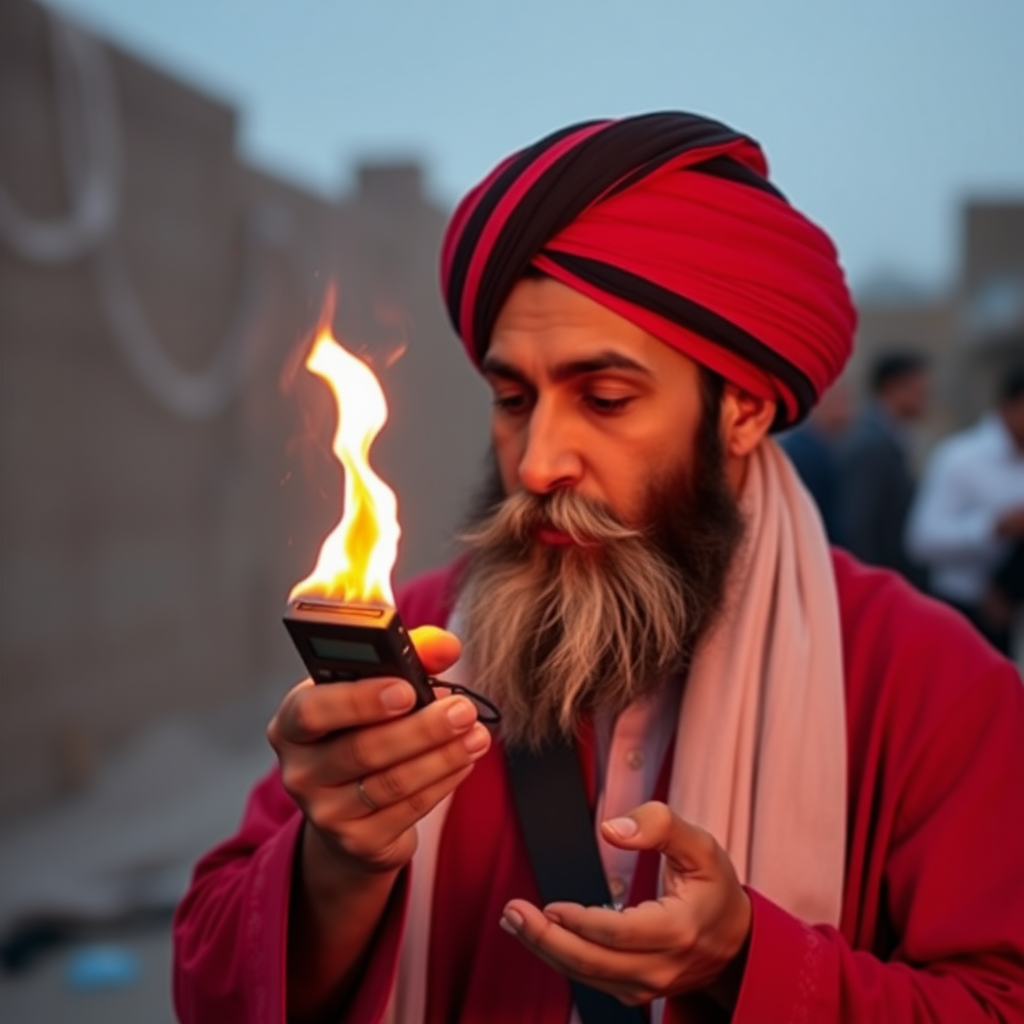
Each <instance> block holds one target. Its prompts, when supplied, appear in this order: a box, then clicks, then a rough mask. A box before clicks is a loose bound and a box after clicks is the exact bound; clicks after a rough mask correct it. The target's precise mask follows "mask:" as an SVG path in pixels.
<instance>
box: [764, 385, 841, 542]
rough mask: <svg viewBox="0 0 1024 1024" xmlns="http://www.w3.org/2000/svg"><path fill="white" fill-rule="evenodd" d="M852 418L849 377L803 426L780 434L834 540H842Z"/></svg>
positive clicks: (827, 392)
mask: <svg viewBox="0 0 1024 1024" xmlns="http://www.w3.org/2000/svg"><path fill="white" fill-rule="evenodd" d="M852 420H853V400H852V398H851V396H850V389H849V387H848V385H847V384H846V382H845V381H837V382H836V383H835V384H833V385H832V387H831V388H829V389H828V391H826V392H825V394H824V395H822V398H821V401H820V402H819V403H818V404H817V405H816V406H815V407H814V408H813V409H812V410H811V412H810V415H809V416H808V417H807V419H806V420H804V422H803V423H801V424H800V426H798V427H795V428H794V429H793V430H787V431H786V433H784V434H783V435H782V436H781V437H780V438H779V444H780V445H782V449H783V451H785V453H786V454H787V455H788V456H789V461H790V462H792V463H793V466H794V468H795V469H796V471H797V473H799V474H800V479H801V480H803V482H804V485H805V486H806V488H807V490H809V491H810V492H811V497H812V498H813V499H814V503H815V504H816V505H817V506H818V511H819V512H820V513H821V520H822V522H823V523H824V524H825V533H826V535H827V536H828V539H829V540H830V541H832V543H833V544H836V543H838V542H839V444H840V442H841V441H842V438H843V435H844V434H845V433H846V430H847V428H848V427H849V425H850V423H851V421H852Z"/></svg>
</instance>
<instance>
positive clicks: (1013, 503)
mask: <svg viewBox="0 0 1024 1024" xmlns="http://www.w3.org/2000/svg"><path fill="white" fill-rule="evenodd" d="M907 546H908V548H909V550H910V552H911V553H912V554H913V556H914V557H915V558H917V559H919V560H920V562H921V563H922V564H924V565H925V566H927V568H928V574H929V586H930V588H931V590H932V592H933V593H934V594H935V595H936V596H937V597H940V598H942V599H943V600H944V601H946V602H948V603H949V604H951V605H953V606H954V607H955V608H958V609H959V610H960V611H961V612H963V613H964V615H966V616H967V617H968V618H969V619H970V620H971V622H973V623H974V624H975V625H976V626H977V627H978V629H979V630H981V632H982V634H983V635H984V636H985V637H986V638H987V639H988V640H989V641H990V642H991V643H992V644H993V645H994V646H995V647H996V649H997V650H999V651H1002V652H1003V653H1004V654H1008V655H1009V654H1011V653H1012V650H1011V648H1012V639H1013V636H1012V634H1013V625H1014V616H1015V612H1017V611H1019V609H1020V608H1021V606H1022V605H1024V366H1019V367H1017V368H1015V369H1013V370H1011V371H1010V372H1009V373H1007V375H1006V377H1005V379H1004V380H1003V382H1002V386H1001V388H1000V391H999V398H998V403H997V407H996V408H995V409H994V410H993V411H992V412H991V413H989V414H988V415H986V416H985V417H983V418H982V419H981V420H980V421H979V422H978V423H976V424H975V425H974V426H973V427H970V428H969V429H967V430H964V431H962V432H960V433H958V434H954V435H952V436H951V437H948V438H946V440H944V441H943V442H942V443H941V444H939V445H938V446H937V447H936V449H935V451H934V452H933V453H932V456H931V459H930V460H929V462H928V465H927V468H926V471H925V474H924V479H923V481H922V484H921V492H920V494H919V495H918V497H917V501H916V502H915V504H914V508H913V511H912V513H911V516H910V520H909V523H908V528H907Z"/></svg>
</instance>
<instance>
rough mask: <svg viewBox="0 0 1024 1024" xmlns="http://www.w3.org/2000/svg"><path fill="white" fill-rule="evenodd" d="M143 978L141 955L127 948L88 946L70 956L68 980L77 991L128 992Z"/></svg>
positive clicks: (67, 971)
mask: <svg viewBox="0 0 1024 1024" xmlns="http://www.w3.org/2000/svg"><path fill="white" fill-rule="evenodd" d="M141 974H142V962H141V960H140V959H139V956H138V954H137V953H135V952H133V951H132V950H130V949H127V948H126V947H124V946H84V947H83V948H81V949H76V950H75V951H74V952H72V953H70V954H69V955H68V959H67V963H66V964H65V967H64V980H65V981H66V982H67V984H68V987H69V988H72V989H75V990H76V991H79V992H83V991H91V990H93V989H105V988H127V987H128V986H130V985H134V984H135V983H136V982H137V981H138V980H139V977H140V975H141Z"/></svg>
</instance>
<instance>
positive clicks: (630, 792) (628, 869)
mask: <svg viewBox="0 0 1024 1024" xmlns="http://www.w3.org/2000/svg"><path fill="white" fill-rule="evenodd" d="M681 689H682V687H681V686H679V684H678V683H674V684H669V685H664V686H660V687H658V689H657V690H655V692H654V693H652V694H651V695H650V696H648V697H646V698H645V699H643V700H638V701H634V702H633V703H632V704H630V705H629V706H628V707H626V708H625V709H623V711H622V712H621V713H620V714H619V716H618V718H616V719H615V722H614V724H613V723H612V721H611V720H610V716H601V715H599V716H598V717H597V720H596V721H595V723H594V733H595V738H596V741H597V777H598V780H599V786H600V792H599V793H598V798H597V812H596V814H595V815H594V827H595V829H596V830H597V848H598V851H599V852H600V854H601V863H602V864H603V865H604V873H605V877H606V878H607V879H608V889H609V891H610V892H611V895H612V900H613V902H615V903H617V904H623V903H625V902H626V897H627V896H628V895H629V889H630V886H631V885H632V883H633V872H634V870H635V869H636V862H637V858H638V857H639V854H638V853H637V851H636V850H620V849H619V848H618V847H617V846H612V844H611V843H609V842H606V841H605V838H604V836H603V835H601V822H602V821H607V820H608V819H609V818H618V817H621V816H622V815H624V814H626V813H628V812H629V811H632V810H633V809H634V808H636V807H639V806H640V804H642V803H646V802H647V801H648V800H650V799H651V797H652V796H653V795H654V787H655V786H656V785H657V782H658V772H659V771H660V770H661V763H662V761H663V760H664V758H665V754H666V752H667V751H668V745H669V743H670V742H671V740H672V736H673V734H674V733H675V731H676V719H677V718H678V717H679V695H680V692H681Z"/></svg>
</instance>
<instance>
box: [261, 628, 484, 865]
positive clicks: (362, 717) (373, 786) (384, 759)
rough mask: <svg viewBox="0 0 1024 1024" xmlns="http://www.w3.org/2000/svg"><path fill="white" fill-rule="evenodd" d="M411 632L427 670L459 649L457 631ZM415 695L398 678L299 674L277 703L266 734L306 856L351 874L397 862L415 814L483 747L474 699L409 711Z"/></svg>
mask: <svg viewBox="0 0 1024 1024" xmlns="http://www.w3.org/2000/svg"><path fill="white" fill-rule="evenodd" d="M411 636H412V640H413V643H414V644H415V645H416V650H417V652H418V653H419V655H420V658H421V660H422V661H423V664H424V667H425V668H426V669H427V672H428V673H436V672H441V671H443V670H444V669H446V668H448V667H450V666H451V665H452V664H453V663H454V662H455V661H456V659H457V658H458V656H459V641H458V639H457V638H456V637H455V636H453V635H452V634H451V633H447V632H445V631H444V630H441V629H435V628H433V627H425V628H422V629H414V630H412V631H411ZM414 703H415V693H414V691H413V689H412V687H411V686H410V685H409V684H408V683H407V682H405V681H403V680H399V679H367V680H362V681H360V682H354V683H328V684H321V685H319V686H318V685H314V684H313V683H312V682H311V681H310V680H309V679H306V680H304V681H303V682H301V683H299V684H298V685H297V686H296V687H295V688H294V689H292V690H291V692H290V693H288V695H287V696H286V697H285V698H284V700H283V701H282V702H281V706H280V707H279V708H278V711H277V714H275V715H274V717H273V719H272V720H271V722H270V725H269V726H268V729H267V735H268V737H269V739H270V743H271V745H272V746H273V747H274V749H275V750H276V751H277V755H278V758H279V759H280V762H281V777H282V781H283V782H284V786H285V789H286V790H287V791H288V792H289V794H290V795H291V796H292V798H293V799H294V800H295V802H296V803H297V804H298V805H299V807H300V808H301V809H302V812H303V814H304V815H305V816H306V819H307V822H308V825H307V829H306V847H307V849H306V851H305V858H306V860H307V863H308V860H309V858H310V856H313V857H315V858H318V859H319V858H322V857H323V855H324V854H325V853H326V854H328V855H329V856H331V857H332V859H333V860H334V861H335V863H336V866H338V867H342V868H345V869H347V872H348V873H351V872H355V873H357V874H360V873H380V872H385V873H387V872H393V871H395V870H397V869H398V868H400V867H402V866H403V865H404V864H406V863H407V862H408V861H409V859H410V858H411V857H412V855H413V852H414V850H415V849H416V832H415V828H414V826H415V824H416V822H417V821H419V820H420V819H421V818H422V817H424V815H426V814H427V813H428V812H429V811H430V810H431V809H432V808H433V807H435V806H436V805H437V804H438V803H440V801H441V800H443V799H444V797H446V796H447V795H448V794H449V793H450V792H451V791H452V790H453V789H454V788H455V787H456V786H457V785H458V784H459V783H460V782H461V781H462V780H463V779H464V778H465V777H466V776H467V775H468V774H469V772H470V771H471V770H472V766H473V763H474V762H475V761H477V760H478V759H479V758H480V757H481V756H482V755H483V754H484V753H486V751H487V749H488V747H489V746H490V742H491V739H490V734H489V733H488V731H487V729H486V727H485V726H483V725H482V724H480V723H479V722H477V712H476V707H475V705H474V704H473V702H472V701H470V700H467V699H466V698H465V697H445V698H443V699H441V700H438V701H435V702H434V703H432V704H429V705H427V707H425V708H422V709H420V710H419V711H417V712H416V713H415V714H412V715H410V714H408V713H407V712H408V711H409V710H410V709H411V708H412V706H413V704H414ZM360 785H361V789H360Z"/></svg>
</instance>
